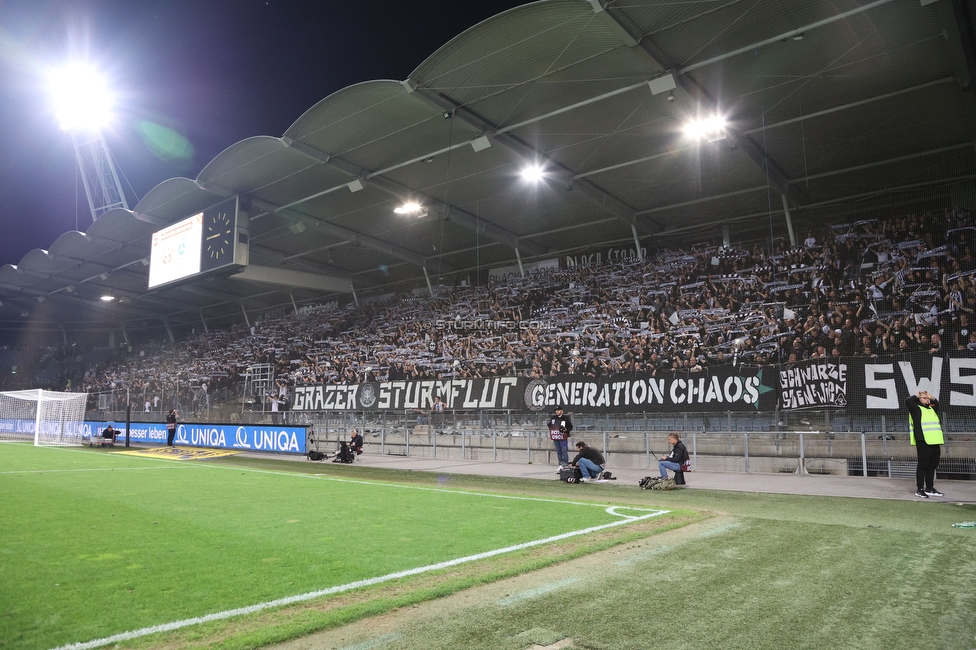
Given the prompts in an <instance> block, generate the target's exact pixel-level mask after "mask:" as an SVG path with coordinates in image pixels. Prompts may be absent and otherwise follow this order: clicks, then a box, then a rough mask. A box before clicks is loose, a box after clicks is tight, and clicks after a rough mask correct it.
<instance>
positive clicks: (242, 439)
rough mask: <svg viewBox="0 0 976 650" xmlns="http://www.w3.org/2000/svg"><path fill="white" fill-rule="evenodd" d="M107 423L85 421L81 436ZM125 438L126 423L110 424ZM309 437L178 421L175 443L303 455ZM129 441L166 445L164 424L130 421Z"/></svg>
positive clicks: (293, 430)
mask: <svg viewBox="0 0 976 650" xmlns="http://www.w3.org/2000/svg"><path fill="white" fill-rule="evenodd" d="M108 424H109V423H108V422H91V421H88V420H86V421H85V431H84V437H86V438H88V437H90V436H95V437H98V436H100V435H101V433H102V431H103V430H104V429H105V427H106V426H108ZM111 424H112V426H114V427H116V428H117V429H118V430H119V434H120V435H119V439H120V440H124V439H125V423H120V424H116V423H114V422H113V423H111ZM307 439H308V435H307V427H285V426H275V425H265V426H251V425H236V424H192V423H187V424H178V425H177V426H176V438H175V440H174V443H175V444H177V445H186V446H190V447H213V448H215V449H238V450H244V451H269V452H278V453H285V454H304V453H305V451H306V444H305V443H306V441H307ZM129 441H130V442H138V443H149V444H157V445H165V444H166V425H165V424H160V423H155V422H133V423H132V424H131V425H130V428H129Z"/></svg>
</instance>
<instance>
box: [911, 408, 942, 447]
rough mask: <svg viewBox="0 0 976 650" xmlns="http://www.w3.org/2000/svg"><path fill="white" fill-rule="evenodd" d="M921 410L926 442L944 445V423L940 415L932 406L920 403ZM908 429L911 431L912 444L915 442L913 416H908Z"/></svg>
mask: <svg viewBox="0 0 976 650" xmlns="http://www.w3.org/2000/svg"><path fill="white" fill-rule="evenodd" d="M918 408H919V410H921V411H922V417H921V418H919V420H920V421H921V424H922V436H924V439H925V444H927V445H942V444H945V438H943V436H942V423H941V422H939V416H938V415H936V414H935V409H933V408H932V407H931V406H922V405H921V404H919V405H918ZM908 430H909V432H910V437H911V440H912V444H913V445H914V444H915V422H914V421H913V420H912V416H910V415H909V416H908Z"/></svg>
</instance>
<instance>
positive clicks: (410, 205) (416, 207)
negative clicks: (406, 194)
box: [393, 201, 420, 214]
mask: <svg viewBox="0 0 976 650" xmlns="http://www.w3.org/2000/svg"><path fill="white" fill-rule="evenodd" d="M393 211H394V212H396V213H397V214H414V213H415V212H420V204H419V203H414V202H413V201H408V202H406V203H404V204H403V205H398V206H397V207H395V208H393Z"/></svg>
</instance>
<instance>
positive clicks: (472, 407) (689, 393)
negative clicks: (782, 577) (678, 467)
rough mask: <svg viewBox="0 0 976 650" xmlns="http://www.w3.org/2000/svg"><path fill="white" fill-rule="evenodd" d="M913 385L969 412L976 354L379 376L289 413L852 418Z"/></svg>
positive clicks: (311, 396)
mask: <svg viewBox="0 0 976 650" xmlns="http://www.w3.org/2000/svg"><path fill="white" fill-rule="evenodd" d="M919 390H927V391H929V392H930V393H932V394H933V395H935V396H936V397H937V398H938V399H939V401H940V403H941V406H942V408H943V409H947V412H950V413H955V414H957V415H963V414H964V415H966V416H976V356H974V355H973V354H972V353H970V352H950V353H946V354H944V355H940V356H935V357H933V356H931V355H929V354H924V353H921V354H913V355H899V356H894V357H889V358H880V359H879V358H861V357H853V358H852V357H847V358H836V359H834V358H831V359H826V360H822V361H821V360H812V361H805V362H800V363H797V364H792V365H788V366H782V367H776V366H764V367H756V366H748V367H745V366H738V367H734V366H721V367H715V368H708V369H706V370H704V371H702V372H688V371H680V372H658V373H657V374H656V375H653V376H652V375H651V374H648V373H642V374H638V375H634V374H629V375H611V376H608V377H600V378H587V377H583V376H581V375H561V376H557V377H547V378H545V379H535V380H530V379H528V378H525V377H492V378H488V379H445V380H424V381H384V382H372V383H366V384H351V385H313V386H297V387H295V389H294V394H295V397H294V400H293V403H292V410H294V411H376V410H410V409H419V410H423V411H429V410H431V409H432V406H433V402H434V398H435V397H438V396H439V397H440V398H441V400H442V401H443V402H444V406H445V408H446V409H447V410H452V411H480V410H513V411H529V412H543V411H550V410H552V409H553V407H555V406H556V405H557V404H559V405H562V406H565V407H566V409H567V410H568V411H570V412H576V413H660V414H665V413H673V412H676V411H691V412H695V411H699V412H703V411H711V412H725V411H773V410H774V409H775V408H776V406H777V403H778V404H779V406H780V408H782V409H785V410H790V409H797V408H827V407H832V408H846V409H847V410H848V412H849V413H850V414H852V415H871V414H878V413H883V412H887V413H892V412H896V411H899V410H902V409H903V408H904V403H905V399H906V398H907V397H908V396H909V395H914V394H915V393H916V392H918V391H919Z"/></svg>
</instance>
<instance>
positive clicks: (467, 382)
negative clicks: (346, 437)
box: [291, 377, 525, 411]
mask: <svg viewBox="0 0 976 650" xmlns="http://www.w3.org/2000/svg"><path fill="white" fill-rule="evenodd" d="M524 381H525V380H520V379H519V378H517V377H492V378H490V379H444V380H436V379H431V380H423V381H381V382H370V383H366V384H349V385H315V386H296V387H295V399H294V401H293V403H292V407H291V409H292V410H293V411H375V410H404V409H420V410H424V411H429V410H430V409H431V407H432V405H433V403H434V397H435V396H439V397H440V398H441V400H442V401H443V402H444V406H445V408H447V409H449V410H473V411H477V410H482V409H517V410H520V409H522V404H523V402H522V397H521V391H520V390H519V389H518V388H517V387H518V386H519V385H520V382H524Z"/></svg>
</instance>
